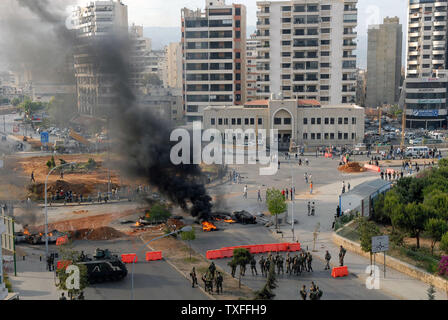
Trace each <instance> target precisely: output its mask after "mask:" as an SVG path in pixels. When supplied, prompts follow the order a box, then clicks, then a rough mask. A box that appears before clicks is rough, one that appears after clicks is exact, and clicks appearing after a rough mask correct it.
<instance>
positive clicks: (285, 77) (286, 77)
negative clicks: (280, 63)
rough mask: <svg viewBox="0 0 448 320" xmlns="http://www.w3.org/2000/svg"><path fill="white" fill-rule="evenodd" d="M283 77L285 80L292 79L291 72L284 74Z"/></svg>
mask: <svg viewBox="0 0 448 320" xmlns="http://www.w3.org/2000/svg"><path fill="white" fill-rule="evenodd" d="M282 79H283V80H288V79H291V75H290V74H282Z"/></svg>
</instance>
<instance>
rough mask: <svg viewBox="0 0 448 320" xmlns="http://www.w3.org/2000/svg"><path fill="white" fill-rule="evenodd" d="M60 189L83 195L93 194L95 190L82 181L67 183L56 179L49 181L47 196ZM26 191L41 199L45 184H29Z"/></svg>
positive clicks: (43, 195) (43, 194)
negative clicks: (52, 181)
mask: <svg viewBox="0 0 448 320" xmlns="http://www.w3.org/2000/svg"><path fill="white" fill-rule="evenodd" d="M61 190H63V191H64V192H66V191H72V192H73V193H76V194H84V195H88V194H93V193H94V192H93V191H95V190H92V189H91V188H89V187H86V185H85V184H82V183H69V182H67V181H65V180H57V181H56V182H54V183H50V184H49V185H48V196H49V197H50V196H51V194H56V193H58V192H60V191H61ZM28 191H29V192H30V193H31V194H33V195H34V196H37V197H38V198H39V199H42V198H43V197H45V184H44V183H36V184H30V185H29V186H28Z"/></svg>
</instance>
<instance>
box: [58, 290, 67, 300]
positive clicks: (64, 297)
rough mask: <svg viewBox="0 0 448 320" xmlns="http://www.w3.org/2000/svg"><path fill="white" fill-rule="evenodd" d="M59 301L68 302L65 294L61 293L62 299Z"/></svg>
mask: <svg viewBox="0 0 448 320" xmlns="http://www.w3.org/2000/svg"><path fill="white" fill-rule="evenodd" d="M59 300H67V298H66V296H65V294H64V292H62V293H61V297H60V298H59Z"/></svg>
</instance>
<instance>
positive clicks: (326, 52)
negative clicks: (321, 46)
mask: <svg viewBox="0 0 448 320" xmlns="http://www.w3.org/2000/svg"><path fill="white" fill-rule="evenodd" d="M320 55H321V56H322V57H329V56H330V51H321V53H320Z"/></svg>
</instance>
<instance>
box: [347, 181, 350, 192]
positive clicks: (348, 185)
mask: <svg viewBox="0 0 448 320" xmlns="http://www.w3.org/2000/svg"><path fill="white" fill-rule="evenodd" d="M347 190H348V192H350V182H348V184H347Z"/></svg>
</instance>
